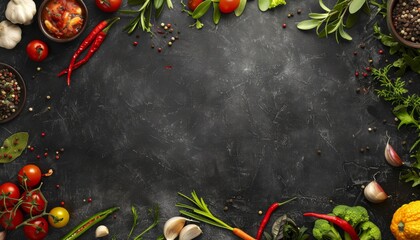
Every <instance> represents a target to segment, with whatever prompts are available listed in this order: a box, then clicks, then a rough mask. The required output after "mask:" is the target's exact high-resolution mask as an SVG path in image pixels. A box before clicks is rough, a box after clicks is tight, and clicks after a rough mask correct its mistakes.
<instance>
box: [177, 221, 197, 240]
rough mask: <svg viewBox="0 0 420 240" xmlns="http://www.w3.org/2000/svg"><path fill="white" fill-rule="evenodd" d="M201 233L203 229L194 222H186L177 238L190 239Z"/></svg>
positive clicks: (180, 239)
mask: <svg viewBox="0 0 420 240" xmlns="http://www.w3.org/2000/svg"><path fill="white" fill-rule="evenodd" d="M202 233H203V231H202V230H201V228H200V227H199V226H197V225H195V224H188V225H187V226H185V227H184V228H183V229H182V230H181V232H180V233H179V240H191V239H194V238H196V237H198V236H200V234H202Z"/></svg>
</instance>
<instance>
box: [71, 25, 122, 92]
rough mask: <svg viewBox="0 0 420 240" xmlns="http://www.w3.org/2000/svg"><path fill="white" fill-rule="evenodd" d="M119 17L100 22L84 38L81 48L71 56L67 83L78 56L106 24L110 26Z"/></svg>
mask: <svg viewBox="0 0 420 240" xmlns="http://www.w3.org/2000/svg"><path fill="white" fill-rule="evenodd" d="M117 19H119V18H111V19H108V20H104V21H102V22H100V23H99V24H98V25H96V27H95V28H94V29H93V30H92V31H91V32H90V33H89V35H88V36H87V37H86V38H85V39H84V40H83V42H82V43H81V44H80V46H79V48H78V49H77V50H76V52H75V53H74V54H73V57H72V58H71V61H70V64H69V67H68V72H67V85H70V78H71V73H72V71H73V67H74V64H75V63H76V59H77V57H79V55H80V54H81V53H82V52H83V51H84V50H85V49H86V48H87V47H88V46H89V45H90V44H91V43H92V42H93V40H95V37H96V35H98V34H99V33H100V32H101V31H102V30H103V29H104V28H105V27H106V26H108V24H110V23H113V22H115V21H116V20H117Z"/></svg>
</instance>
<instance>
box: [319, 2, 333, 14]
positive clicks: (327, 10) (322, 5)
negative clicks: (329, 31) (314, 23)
mask: <svg viewBox="0 0 420 240" xmlns="http://www.w3.org/2000/svg"><path fill="white" fill-rule="evenodd" d="M319 6H321V8H322V9H324V11H326V12H330V11H331V9H329V8H328V7H327V6H326V5H325V4H324V2H323V1H322V0H319Z"/></svg>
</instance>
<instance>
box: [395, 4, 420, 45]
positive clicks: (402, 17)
mask: <svg viewBox="0 0 420 240" xmlns="http://www.w3.org/2000/svg"><path fill="white" fill-rule="evenodd" d="M392 20H393V25H394V27H395V29H396V31H397V32H398V34H399V35H400V36H401V37H402V38H404V39H405V40H407V41H411V42H414V43H420V2H419V1H414V0H413V1H407V0H400V1H397V2H396V4H395V7H394V9H393V11H392Z"/></svg>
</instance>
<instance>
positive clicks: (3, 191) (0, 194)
mask: <svg viewBox="0 0 420 240" xmlns="http://www.w3.org/2000/svg"><path fill="white" fill-rule="evenodd" d="M19 197H20V191H19V187H18V186H16V184H14V183H11V182H5V183H3V184H2V185H0V209H3V208H7V207H11V206H14V205H15V204H16V203H17V201H18V200H19Z"/></svg>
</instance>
